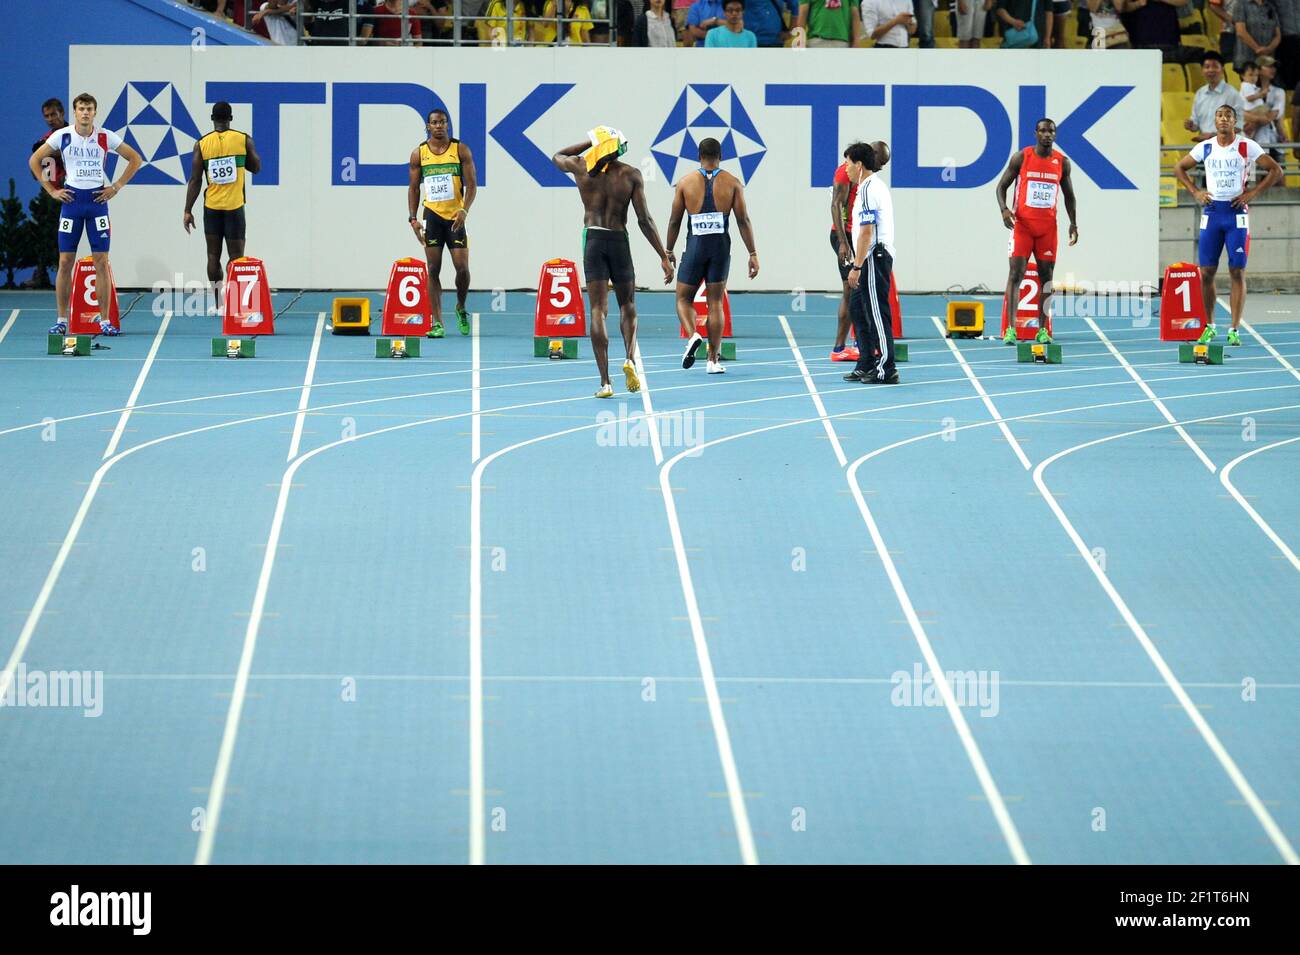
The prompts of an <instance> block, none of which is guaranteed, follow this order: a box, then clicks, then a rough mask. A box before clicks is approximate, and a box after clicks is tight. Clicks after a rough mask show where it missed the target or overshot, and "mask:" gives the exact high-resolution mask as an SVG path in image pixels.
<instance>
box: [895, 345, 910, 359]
mask: <svg viewBox="0 0 1300 955" xmlns="http://www.w3.org/2000/svg"><path fill="white" fill-rule="evenodd" d="M894 361H895V362H900V361H907V342H894Z"/></svg>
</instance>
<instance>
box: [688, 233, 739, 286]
mask: <svg viewBox="0 0 1300 955" xmlns="http://www.w3.org/2000/svg"><path fill="white" fill-rule="evenodd" d="M730 271H731V236H729V235H727V234H726V233H725V232H724V233H722V234H721V235H719V234H716V233H715V234H713V235H688V236H687V237H686V251H685V252H683V253H682V262H681V265H679V266H678V267H677V281H678V282H681V283H682V284H683V285H689V286H691V287H692V288H699V287H700V282H701V281H704V282H707V283H709V284H710V285H716V284H717V283H718V282H725V281H727V275H728V273H729V272H730Z"/></svg>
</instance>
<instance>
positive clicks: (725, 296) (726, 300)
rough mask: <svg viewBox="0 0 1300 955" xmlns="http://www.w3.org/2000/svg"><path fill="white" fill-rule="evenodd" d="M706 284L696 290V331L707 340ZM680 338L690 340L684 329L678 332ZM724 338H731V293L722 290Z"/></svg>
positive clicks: (707, 305) (707, 302) (702, 283)
mask: <svg viewBox="0 0 1300 955" xmlns="http://www.w3.org/2000/svg"><path fill="white" fill-rule="evenodd" d="M704 290H705V283H704V282H701V283H700V287H699V288H697V289H696V290H695V302H694V305H695V330H696V331H697V332H699V333H700V334H701V335H703V336H704V337H705V338H708V337H709V299H708V296H707V295H705V292H704ZM677 337H678V338H689V337H690V336H689V335H687V334H686V331H685V330H684V329H682V328H680V327H679V328H678V330H677ZM722 337H723V338H730V337H731V293H730V292H728V291H727V290H726V289H723V290H722Z"/></svg>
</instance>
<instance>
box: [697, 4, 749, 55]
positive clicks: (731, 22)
mask: <svg viewBox="0 0 1300 955" xmlns="http://www.w3.org/2000/svg"><path fill="white" fill-rule="evenodd" d="M722 12H723V13H724V14H725V15H726V21H725V22H724V23H723V25H722V26H720V27H714V28H713V29H712V30H710V31H709V32H708V33H707V34H706V35H705V37H704V45H705V46H707V47H714V48H716V47H720V46H728V47H737V48H746V49H753V48H754V47H756V46H758V40H757V39H756V38H755V37H754V31H753V30H746V29H745V0H723V3H722Z"/></svg>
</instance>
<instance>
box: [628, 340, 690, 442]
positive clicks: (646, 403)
mask: <svg viewBox="0 0 1300 955" xmlns="http://www.w3.org/2000/svg"><path fill="white" fill-rule="evenodd" d="M635 359H636V369H637V374H638V375H640V376H641V409H642V411H643V412H644V413H645V423H646V427H648V428H649V429H650V450H652V451H653V452H654V456H655V467H658V466H659V465H661V464H663V463H664V449H663V444H662V442H660V440H659V419H658V418H656V417H655V409H654V405H653V404H652V403H651V402H650V379H649V378H648V377H646V373H645V365H644V364H642V362H641V343H640V342H639V341H638V342H637V343H636V356H635ZM682 413H683V414H684V413H685V412H682ZM682 433H683V434H685V422H683V423H682Z"/></svg>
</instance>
